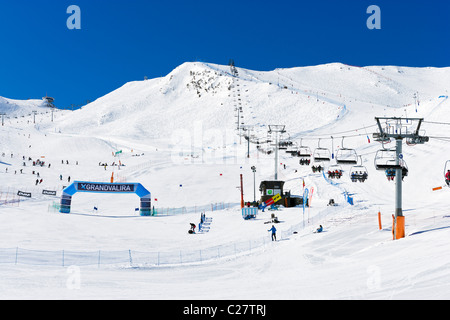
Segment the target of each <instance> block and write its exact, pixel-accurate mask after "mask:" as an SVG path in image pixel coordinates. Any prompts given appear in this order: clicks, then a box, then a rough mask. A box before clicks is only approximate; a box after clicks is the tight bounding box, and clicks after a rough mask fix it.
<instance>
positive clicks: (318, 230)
mask: <svg viewBox="0 0 450 320" xmlns="http://www.w3.org/2000/svg"><path fill="white" fill-rule="evenodd" d="M322 231H323V227H322V225H319V228H317V230H316V233H321V232H322Z"/></svg>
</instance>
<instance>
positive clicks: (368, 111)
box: [0, 62, 450, 300]
mask: <svg viewBox="0 0 450 320" xmlns="http://www.w3.org/2000/svg"><path fill="white" fill-rule="evenodd" d="M237 70H238V77H232V76H231V71H230V67H228V66H221V65H215V64H209V63H199V62H196V63H185V64H183V65H181V66H179V67H178V68H176V69H175V70H174V71H172V72H171V73H170V74H169V75H167V76H166V77H163V78H158V79H152V80H146V81H136V82H131V83H127V84H125V85H124V86H123V87H121V88H119V89H117V90H116V91H114V92H111V93H110V94H108V95H106V96H104V97H102V98H99V99H98V100H96V101H94V102H92V103H90V104H89V105H87V106H85V107H83V108H82V109H81V110H77V111H58V112H55V113H54V121H53V122H52V121H51V116H50V113H49V110H48V109H45V107H44V105H43V103H42V102H40V101H39V100H28V101H16V100H11V99H6V98H0V113H2V112H4V113H6V116H5V118H4V126H2V127H1V128H0V161H1V162H2V163H1V164H0V274H1V277H0V298H2V299H163V300H166V299H167V300H169V299H170V300H178V299H179V300H184V299H188V300H198V299H216V300H222V299H236V300H240V299H255V300H258V299H265V300H279V299H283V300H291V299H293V300H298V299H449V298H450V254H449V252H450V241H449V239H450V211H449V209H448V208H449V205H450V189H449V188H447V187H444V188H442V189H441V190H437V191H432V188H434V187H438V186H442V185H444V184H445V182H444V167H445V163H446V161H447V160H450V152H449V151H448V150H449V146H450V145H449V140H450V139H449V137H450V134H449V133H450V126H449V124H450V112H449V111H450V101H449V100H448V95H449V92H448V91H449V89H450V68H409V67H396V66H385V67H381V66H376V67H375V66H372V67H355V66H348V65H344V64H340V63H334V64H327V65H320V66H314V67H302V68H292V69H277V70H274V71H270V72H259V71H252V70H246V69H241V68H237ZM56 103H57V101H56ZM238 106H242V112H241V113H240V114H239V116H240V118H239V121H241V122H243V123H244V124H245V125H253V131H252V134H253V135H254V137H252V139H251V140H252V142H255V140H256V139H257V138H259V139H261V140H263V139H267V131H268V125H274V124H282V125H285V126H286V131H287V132H286V134H284V135H283V136H282V139H291V140H292V141H294V142H295V143H296V144H297V145H300V144H302V145H306V146H309V147H310V148H311V150H312V151H314V149H315V148H316V147H318V146H319V145H320V147H322V148H328V149H333V151H334V153H336V151H337V150H338V148H339V147H342V145H344V146H345V147H347V148H353V149H355V150H356V151H357V153H358V154H359V155H361V159H362V162H363V163H362V164H363V165H364V166H365V167H366V168H367V170H368V174H369V176H368V180H367V181H366V182H364V183H361V182H357V183H355V182H352V181H351V180H350V174H349V172H350V166H343V170H344V175H343V177H342V179H340V180H337V181H335V183H329V181H327V180H326V179H325V178H324V176H322V175H321V174H320V173H313V172H312V170H311V166H301V165H299V158H298V157H292V156H291V155H290V154H288V153H286V152H284V151H283V150H280V152H279V163H280V165H279V166H278V178H279V179H280V180H283V181H285V191H287V190H290V191H291V193H292V194H294V195H302V194H303V181H304V182H305V187H306V188H308V190H309V191H310V192H311V190H312V189H313V188H314V192H313V195H312V202H311V207H310V208H306V209H305V210H303V207H294V208H284V207H280V208H279V210H278V211H269V210H268V209H266V210H265V212H260V213H259V215H258V216H257V218H256V219H254V220H244V219H243V218H242V216H241V210H240V190H239V185H240V174H243V184H244V198H245V201H253V196H254V194H253V193H254V190H253V172H252V170H251V167H252V166H256V174H255V178H256V198H257V199H258V198H259V196H260V192H259V190H258V187H259V183H260V182H261V181H263V180H273V178H274V154H273V153H272V154H265V153H263V152H260V151H258V150H257V148H256V144H255V143H251V144H250V158H247V141H246V140H245V139H244V138H243V137H239V136H238V134H237V130H236V120H237V119H236V116H237V111H235V108H236V107H238ZM34 110H35V111H38V114H37V115H36V123H33V116H32V115H31V112H32V111H34ZM46 112H47V113H46ZM241 116H242V118H241ZM375 117H413V118H418V117H423V118H424V120H425V122H424V123H423V124H422V127H421V132H422V131H423V132H424V133H425V134H426V135H427V136H429V137H430V141H429V142H427V143H425V144H423V145H415V146H408V145H406V143H404V145H403V155H404V159H405V161H406V163H407V165H408V169H409V174H408V176H407V177H405V179H404V183H403V210H404V215H405V217H406V236H405V238H403V239H399V240H395V241H394V240H392V214H393V213H394V190H395V183H394V182H392V181H388V180H387V179H386V176H385V174H384V172H380V171H377V170H375V167H374V157H375V154H376V151H377V150H379V149H381V148H382V145H381V144H380V143H379V142H376V141H374V139H373V137H372V133H374V132H375V131H376V129H377V128H376V126H375V125H376V122H375ZM331 137H333V139H331ZM343 137H344V139H343ZM319 138H320V142H319ZM368 138H370V143H369V139H368ZM394 144H395V143H393V142H391V143H390V144H389V145H386V146H389V147H392V146H393V145H394ZM260 146H261V149H262V150H265V149H266V148H267V145H266V144H261V145H260ZM119 150H121V151H122V153H121V154H118V156H116V157H114V156H113V154H114V153H115V152H117V151H119ZM23 157H25V160H23V159H24V158H23ZM29 158H31V159H32V160H31V161H29V160H28V159H29ZM38 159H39V160H40V161H45V164H44V166H42V167H40V166H34V167H33V166H32V161H36V160H38ZM119 161H120V163H121V164H123V165H124V166H121V167H118V166H111V164H112V163H113V162H115V163H116V164H117V163H119ZM24 162H25V166H23V164H24ZM67 162H68V163H67ZM77 162H78V163H77ZM49 163H50V164H51V167H50V168H49V167H48V164H49ZM103 163H107V164H108V166H106V167H104V166H102V165H101V164H103ZM285 166H286V167H285ZM119 169H120V170H119ZM20 170H22V173H20ZM33 170H34V171H35V174H33V173H32V171H33ZM37 172H39V178H38V177H37ZM113 173H114V178H115V181H116V182H132V183H141V184H142V185H143V186H144V187H146V188H147V189H148V190H149V191H150V192H151V194H152V205H154V206H155V209H156V210H157V211H158V215H156V216H150V217H143V216H140V215H139V212H138V211H135V208H137V207H139V198H138V197H137V196H136V195H134V194H131V195H116V194H86V193H78V194H76V195H74V197H73V202H72V212H71V213H70V214H61V213H59V211H58V209H57V206H58V204H59V201H60V197H61V192H62V189H63V187H64V186H68V185H69V184H70V183H72V182H73V181H93V182H109V181H110V178H111V175H112V174H113ZM60 175H62V179H61V178H60ZM69 176H70V178H71V180H70V182H68V177H69ZM36 179H38V180H39V179H43V181H42V183H38V184H37V185H36ZM38 182H39V181H38ZM19 190H20V191H22V192H28V193H31V195H32V197H31V198H26V197H19V196H17V192H18V191H19ZM42 190H50V191H57V194H56V196H48V195H43V194H42ZM345 192H348V193H349V194H350V195H352V196H353V199H354V205H350V204H349V203H348V202H347V201H346V198H345V196H344V193H345ZM330 199H334V200H335V202H336V203H337V206H334V207H330V206H327V204H328V201H329V200H330ZM94 207H95V208H97V210H95V209H94ZM201 212H204V213H205V214H206V217H207V218H208V222H209V223H208V224H209V229H206V228H205V232H203V233H197V234H195V235H190V234H188V232H187V231H188V230H189V223H191V222H192V223H195V224H197V225H198V222H199V219H200V213H201ZM378 212H380V213H381V218H382V219H381V220H382V229H381V230H379V226H378ZM271 214H275V215H276V216H277V217H278V218H279V220H280V223H278V224H275V227H276V228H277V237H278V239H277V241H275V242H272V241H271V238H270V234H269V232H268V231H267V230H268V229H269V228H270V227H271V226H272V224H271V223H265V222H268V221H270V220H271ZM319 224H320V225H323V227H324V232H322V233H314V232H313V231H314V230H315V229H316V228H317V227H318V226H319Z"/></svg>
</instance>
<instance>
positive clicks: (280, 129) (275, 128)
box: [269, 124, 286, 180]
mask: <svg viewBox="0 0 450 320" xmlns="http://www.w3.org/2000/svg"><path fill="white" fill-rule="evenodd" d="M284 128H285V126H284V125H279V124H270V125H269V134H272V133H275V180H278V148H279V147H280V146H279V134H283V133H285V132H286V130H284Z"/></svg>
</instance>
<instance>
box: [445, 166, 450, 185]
mask: <svg viewBox="0 0 450 320" xmlns="http://www.w3.org/2000/svg"><path fill="white" fill-rule="evenodd" d="M445 182H446V183H447V185H448V186H450V170H447V173H446V174H445Z"/></svg>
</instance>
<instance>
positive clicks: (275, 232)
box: [267, 225, 277, 241]
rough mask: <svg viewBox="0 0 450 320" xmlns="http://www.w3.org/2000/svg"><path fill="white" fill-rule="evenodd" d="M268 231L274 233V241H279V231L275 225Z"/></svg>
mask: <svg viewBox="0 0 450 320" xmlns="http://www.w3.org/2000/svg"><path fill="white" fill-rule="evenodd" d="M267 231H272V241H277V229H276V228H275V226H274V225H272V228H270V229H269V230H267Z"/></svg>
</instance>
